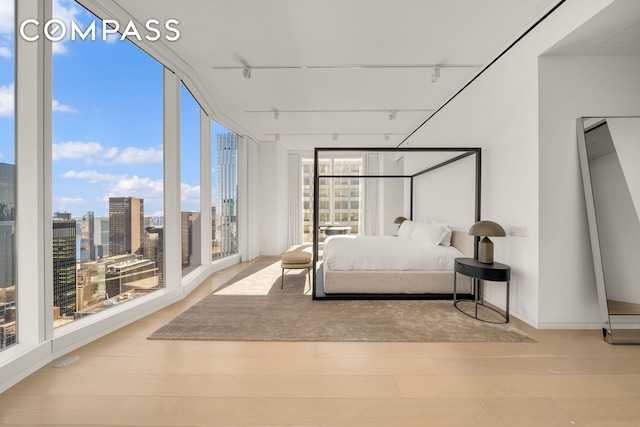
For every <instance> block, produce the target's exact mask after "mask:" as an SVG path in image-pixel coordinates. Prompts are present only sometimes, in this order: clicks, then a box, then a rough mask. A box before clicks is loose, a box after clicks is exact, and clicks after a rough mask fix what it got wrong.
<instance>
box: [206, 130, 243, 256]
mask: <svg viewBox="0 0 640 427" xmlns="http://www.w3.org/2000/svg"><path fill="white" fill-rule="evenodd" d="M211 139H212V141H211V143H212V149H211V153H212V159H211V165H212V166H213V167H214V170H213V173H212V176H211V182H212V185H211V187H212V188H211V190H212V194H211V200H212V202H213V206H212V208H211V218H212V238H213V245H212V253H211V255H212V258H213V260H216V259H220V258H224V257H226V256H229V255H235V254H237V253H238V174H237V169H238V136H237V135H236V134H235V133H233V132H231V131H229V130H228V129H226V128H224V127H223V126H221V125H220V124H218V123H217V122H215V121H212V122H211Z"/></svg>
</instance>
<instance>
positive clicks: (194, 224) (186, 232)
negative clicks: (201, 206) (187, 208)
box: [180, 212, 201, 268]
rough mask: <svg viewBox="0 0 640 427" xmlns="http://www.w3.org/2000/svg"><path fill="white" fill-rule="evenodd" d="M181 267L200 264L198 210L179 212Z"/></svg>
mask: <svg viewBox="0 0 640 427" xmlns="http://www.w3.org/2000/svg"><path fill="white" fill-rule="evenodd" d="M180 219H181V221H180V223H181V237H182V268H186V267H188V266H194V265H200V242H201V240H200V230H201V225H200V212H181V213H180Z"/></svg>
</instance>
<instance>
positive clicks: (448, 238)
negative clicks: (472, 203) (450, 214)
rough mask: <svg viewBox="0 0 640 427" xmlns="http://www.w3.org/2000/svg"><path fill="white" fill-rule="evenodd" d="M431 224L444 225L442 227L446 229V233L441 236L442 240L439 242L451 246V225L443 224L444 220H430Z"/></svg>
mask: <svg viewBox="0 0 640 427" xmlns="http://www.w3.org/2000/svg"><path fill="white" fill-rule="evenodd" d="M431 224H435V225H441V226H443V227H444V229H445V230H446V233H445V235H444V237H443V238H442V240H441V241H440V244H441V245H442V246H451V232H452V231H453V225H451V224H445V223H444V222H440V221H432V222H431Z"/></svg>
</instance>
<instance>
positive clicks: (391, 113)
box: [389, 110, 397, 120]
mask: <svg viewBox="0 0 640 427" xmlns="http://www.w3.org/2000/svg"><path fill="white" fill-rule="evenodd" d="M396 113H397V111H396V110H391V111H390V112H389V120H395V119H396Z"/></svg>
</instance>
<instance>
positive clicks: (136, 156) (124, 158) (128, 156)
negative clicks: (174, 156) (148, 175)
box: [113, 147, 162, 165]
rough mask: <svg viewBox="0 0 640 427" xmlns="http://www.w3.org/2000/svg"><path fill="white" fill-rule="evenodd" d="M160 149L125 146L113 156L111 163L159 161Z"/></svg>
mask: <svg viewBox="0 0 640 427" xmlns="http://www.w3.org/2000/svg"><path fill="white" fill-rule="evenodd" d="M161 162H162V149H157V148H146V149H141V148H136V147H127V148H125V149H124V150H122V152H120V154H119V155H118V156H117V157H115V158H114V160H113V163H120V164H126V165H130V164H135V163H161Z"/></svg>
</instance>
